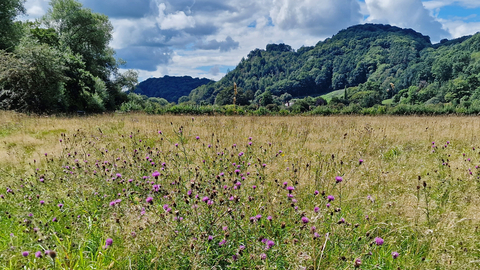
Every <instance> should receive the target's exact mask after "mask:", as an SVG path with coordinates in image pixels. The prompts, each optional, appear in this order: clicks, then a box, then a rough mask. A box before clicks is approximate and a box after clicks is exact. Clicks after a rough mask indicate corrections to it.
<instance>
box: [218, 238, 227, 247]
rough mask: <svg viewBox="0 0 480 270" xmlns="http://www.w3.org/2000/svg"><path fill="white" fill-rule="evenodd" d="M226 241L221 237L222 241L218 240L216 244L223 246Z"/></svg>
mask: <svg viewBox="0 0 480 270" xmlns="http://www.w3.org/2000/svg"><path fill="white" fill-rule="evenodd" d="M226 242H227V240H225V239H223V240H222V241H220V242H219V243H218V245H219V246H223V245H225V243H226Z"/></svg>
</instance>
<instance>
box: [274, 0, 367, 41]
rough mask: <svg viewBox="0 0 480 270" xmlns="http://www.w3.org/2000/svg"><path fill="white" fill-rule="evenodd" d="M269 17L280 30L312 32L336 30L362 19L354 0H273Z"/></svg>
mask: <svg viewBox="0 0 480 270" xmlns="http://www.w3.org/2000/svg"><path fill="white" fill-rule="evenodd" d="M270 17H271V18H272V21H273V24H274V25H278V26H279V27H280V28H282V29H285V30H289V29H299V30H307V31H309V32H310V33H312V34H315V33H316V34H324V33H325V32H329V33H330V32H332V30H333V31H338V30H340V29H342V28H344V27H346V26H350V25H352V24H358V23H360V22H361V20H362V15H361V14H360V5H359V3H358V2H357V1H356V0H336V1H331V0H304V1H297V0H273V5H272V8H271V9H270Z"/></svg>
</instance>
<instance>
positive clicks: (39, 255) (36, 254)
mask: <svg viewBox="0 0 480 270" xmlns="http://www.w3.org/2000/svg"><path fill="white" fill-rule="evenodd" d="M42 256H43V255H42V252H41V251H37V252H35V257H36V258H42Z"/></svg>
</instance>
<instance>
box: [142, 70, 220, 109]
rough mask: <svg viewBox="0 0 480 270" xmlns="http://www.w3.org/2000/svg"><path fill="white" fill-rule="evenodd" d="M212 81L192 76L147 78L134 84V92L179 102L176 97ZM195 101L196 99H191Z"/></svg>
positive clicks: (185, 94) (186, 94) (187, 93)
mask: <svg viewBox="0 0 480 270" xmlns="http://www.w3.org/2000/svg"><path fill="white" fill-rule="evenodd" d="M210 82H212V81H211V80H209V79H205V78H202V79H199V78H192V77H190V76H183V77H172V76H164V77H163V78H149V79H147V80H145V81H143V82H141V83H139V84H138V85H136V87H135V90H134V92H135V93H138V94H141V95H146V96H149V97H160V98H165V99H166V100H167V101H168V102H177V101H178V103H181V101H179V100H178V99H179V98H180V97H182V96H188V95H189V94H190V92H191V91H192V90H193V89H195V88H197V87H200V86H202V85H205V84H208V83H210ZM193 101H195V102H196V100H193ZM182 102H183V101H182Z"/></svg>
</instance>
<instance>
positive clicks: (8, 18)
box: [0, 0, 25, 52]
mask: <svg viewBox="0 0 480 270" xmlns="http://www.w3.org/2000/svg"><path fill="white" fill-rule="evenodd" d="M24 2H25V0H2V2H1V3H0V50H7V51H9V52H11V51H13V50H14V49H15V46H16V45H17V44H18V42H19V41H20V39H21V37H22V35H23V27H22V24H21V23H20V22H15V21H14V19H15V17H17V16H18V15H20V14H24V13H25V8H24V6H23V4H24Z"/></svg>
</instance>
